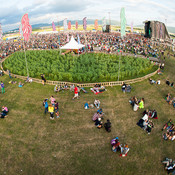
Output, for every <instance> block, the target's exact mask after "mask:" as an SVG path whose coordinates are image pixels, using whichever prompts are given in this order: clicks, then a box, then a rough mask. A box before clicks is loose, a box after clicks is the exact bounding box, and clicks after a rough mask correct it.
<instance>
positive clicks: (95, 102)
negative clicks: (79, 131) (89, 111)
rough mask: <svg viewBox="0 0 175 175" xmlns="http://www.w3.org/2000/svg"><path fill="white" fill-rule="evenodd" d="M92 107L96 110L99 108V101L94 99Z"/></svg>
mask: <svg viewBox="0 0 175 175" xmlns="http://www.w3.org/2000/svg"><path fill="white" fill-rule="evenodd" d="M94 106H95V107H96V108H99V107H100V100H98V99H95V100H94Z"/></svg>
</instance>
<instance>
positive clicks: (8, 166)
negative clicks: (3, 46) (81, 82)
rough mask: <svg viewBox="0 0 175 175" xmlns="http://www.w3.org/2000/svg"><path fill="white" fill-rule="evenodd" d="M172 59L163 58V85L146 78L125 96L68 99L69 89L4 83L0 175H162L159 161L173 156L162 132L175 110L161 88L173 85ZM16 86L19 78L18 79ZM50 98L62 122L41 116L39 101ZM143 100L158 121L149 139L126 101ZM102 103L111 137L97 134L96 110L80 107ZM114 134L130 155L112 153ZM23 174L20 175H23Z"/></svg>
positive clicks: (117, 92)
mask: <svg viewBox="0 0 175 175" xmlns="http://www.w3.org/2000/svg"><path fill="white" fill-rule="evenodd" d="M174 67H175V58H171V59H170V60H166V63H165V73H164V74H163V75H160V76H159V75H156V76H154V77H153V79H155V80H157V79H158V78H160V79H161V85H159V86H158V85H150V84H149V82H148V80H145V81H143V82H140V83H136V84H133V85H132V92H131V93H129V94H123V93H122V92H121V87H110V88H107V91H106V92H104V93H102V94H99V95H94V94H92V93H91V92H90V90H89V88H88V89H87V90H88V94H83V93H81V98H80V99H79V100H72V97H73V93H71V92H69V91H64V92H60V93H58V94H54V92H53V88H54V87H53V86H49V85H46V86H43V85H41V84H36V83H32V84H25V85H24V87H23V88H18V87H17V85H11V84H8V82H9V80H10V79H9V77H8V76H3V77H0V79H1V80H2V81H3V82H5V90H6V93H5V94H0V104H1V106H2V105H7V106H8V108H9V110H10V112H9V114H8V118H6V119H1V121H0V136H1V144H0V150H1V151H0V157H1V159H0V165H1V168H0V174H10V175H16V174H25V175H59V174H60V175H64V174H65V175H66V174H71V175H72V174H73V175H74V174H77V175H81V174H85V175H94V174H103V175H140V174H149V175H164V174H166V172H165V171H164V167H163V165H162V164H161V160H162V159H164V158H165V157H171V158H175V153H174V149H175V146H174V142H170V141H167V142H166V141H164V140H162V131H161V128H162V126H163V124H164V123H165V122H166V121H167V120H168V119H170V118H171V119H172V120H173V121H175V117H174V108H173V106H170V105H168V104H167V103H166V101H165V100H164V96H165V95H166V94H167V93H168V92H170V93H171V94H172V95H175V89H174V88H171V87H168V86H166V85H165V79H166V78H167V77H169V79H170V81H175V77H174V74H175V70H174ZM17 81H18V82H19V81H20V80H17ZM51 95H54V97H55V98H56V100H57V101H58V102H59V105H60V118H59V119H57V120H54V121H51V120H50V119H49V114H47V115H44V114H43V113H44V108H43V106H42V101H43V99H44V98H46V97H48V98H49V97H50V96H51ZM134 95H136V96H137V97H139V98H141V97H144V98H145V108H151V109H156V110H157V111H158V120H154V124H155V128H154V129H153V131H152V133H151V134H150V135H147V134H146V133H145V132H144V131H143V130H142V129H141V128H139V127H138V126H137V125H136V123H137V121H138V120H139V119H140V118H141V116H142V114H141V113H142V112H143V110H139V111H137V112H133V110H132V109H131V106H130V104H129V102H128V100H129V98H130V97H131V96H134ZM95 98H99V99H100V101H101V107H102V108H103V111H104V113H105V116H104V118H105V120H106V119H108V118H109V119H110V120H111V122H112V131H111V133H106V132H105V130H104V128H103V129H100V130H98V129H97V128H95V126H94V123H93V122H92V121H91V118H92V116H93V114H94V113H95V111H96V109H90V110H84V108H83V106H84V103H85V102H87V101H89V102H90V103H93V101H94V99H95ZM1 106H0V107H1ZM116 136H118V137H119V139H120V142H121V143H123V144H124V143H127V144H128V145H129V147H130V151H129V153H128V156H127V157H125V158H121V157H119V153H117V154H115V153H113V152H112V151H111V146H110V140H111V139H112V138H114V137H116ZM21 170H22V171H21Z"/></svg>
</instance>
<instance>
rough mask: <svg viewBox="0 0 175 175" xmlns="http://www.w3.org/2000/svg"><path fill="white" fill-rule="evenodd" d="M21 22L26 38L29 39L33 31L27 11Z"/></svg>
mask: <svg viewBox="0 0 175 175" xmlns="http://www.w3.org/2000/svg"><path fill="white" fill-rule="evenodd" d="M21 24H22V32H23V37H24V40H25V41H28V40H29V37H30V35H31V33H32V26H31V25H30V24H29V18H28V14H27V13H26V14H25V15H24V16H23V17H22V19H21Z"/></svg>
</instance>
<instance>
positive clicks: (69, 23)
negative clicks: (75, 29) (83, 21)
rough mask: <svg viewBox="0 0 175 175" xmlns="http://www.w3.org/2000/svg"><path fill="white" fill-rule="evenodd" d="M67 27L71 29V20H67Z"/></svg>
mask: <svg viewBox="0 0 175 175" xmlns="http://www.w3.org/2000/svg"><path fill="white" fill-rule="evenodd" d="M68 29H69V30H71V21H69V22H68Z"/></svg>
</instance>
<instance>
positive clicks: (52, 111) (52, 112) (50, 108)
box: [48, 104, 54, 120]
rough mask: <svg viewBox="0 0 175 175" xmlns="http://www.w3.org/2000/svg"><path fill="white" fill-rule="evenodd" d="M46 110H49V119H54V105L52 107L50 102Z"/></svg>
mask: <svg viewBox="0 0 175 175" xmlns="http://www.w3.org/2000/svg"><path fill="white" fill-rule="evenodd" d="M48 111H49V113H50V119H51V120H54V107H53V105H52V104H50V105H49V107H48Z"/></svg>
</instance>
